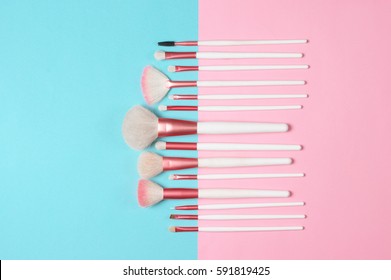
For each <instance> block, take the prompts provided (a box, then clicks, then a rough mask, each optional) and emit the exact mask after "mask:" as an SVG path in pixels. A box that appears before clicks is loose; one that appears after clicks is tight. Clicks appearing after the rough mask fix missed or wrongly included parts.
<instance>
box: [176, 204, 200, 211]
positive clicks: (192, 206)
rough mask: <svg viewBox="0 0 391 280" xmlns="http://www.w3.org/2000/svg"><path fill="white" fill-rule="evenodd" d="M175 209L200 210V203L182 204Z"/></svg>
mask: <svg viewBox="0 0 391 280" xmlns="http://www.w3.org/2000/svg"><path fill="white" fill-rule="evenodd" d="M175 210H198V205H182V206H176V207H175Z"/></svg>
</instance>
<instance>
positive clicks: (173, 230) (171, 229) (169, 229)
mask: <svg viewBox="0 0 391 280" xmlns="http://www.w3.org/2000/svg"><path fill="white" fill-rule="evenodd" d="M168 231H171V232H176V230H175V227H174V226H170V227H168Z"/></svg>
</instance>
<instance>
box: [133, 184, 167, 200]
mask: <svg viewBox="0 0 391 280" xmlns="http://www.w3.org/2000/svg"><path fill="white" fill-rule="evenodd" d="M137 192H138V203H139V205H140V206H141V207H149V206H152V205H154V204H156V203H159V202H160V201H162V200H163V188H162V187H161V186H159V185H158V184H155V183H154V182H151V181H148V180H140V181H139V182H138V190H137Z"/></svg>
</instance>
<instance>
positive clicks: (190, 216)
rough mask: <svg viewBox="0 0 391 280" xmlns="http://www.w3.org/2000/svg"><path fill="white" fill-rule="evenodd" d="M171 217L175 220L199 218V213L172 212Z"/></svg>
mask: <svg viewBox="0 0 391 280" xmlns="http://www.w3.org/2000/svg"><path fill="white" fill-rule="evenodd" d="M170 219H173V220H198V215H186V214H172V215H171V216H170Z"/></svg>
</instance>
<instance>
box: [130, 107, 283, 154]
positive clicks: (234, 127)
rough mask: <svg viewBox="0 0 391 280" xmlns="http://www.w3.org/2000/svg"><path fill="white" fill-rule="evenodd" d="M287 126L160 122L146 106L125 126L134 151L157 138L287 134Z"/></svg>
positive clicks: (134, 111)
mask: <svg viewBox="0 0 391 280" xmlns="http://www.w3.org/2000/svg"><path fill="white" fill-rule="evenodd" d="M286 131H288V125H287V124H284V123H254V122H193V121H185V120H179V119H167V118H158V117H157V116H156V115H155V114H154V113H152V112H151V111H149V110H147V109H145V108H144V107H142V106H135V107H133V108H131V109H130V110H129V111H128V112H127V113H126V116H125V119H124V122H123V124H122V134H123V137H124V139H125V142H126V143H127V144H128V145H129V146H130V147H132V148H134V149H137V150H142V149H144V148H146V147H148V146H149V145H150V144H151V143H152V142H153V141H154V140H155V139H156V138H157V137H166V136H178V135H189V134H197V133H198V134H237V133H261V132H286Z"/></svg>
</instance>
